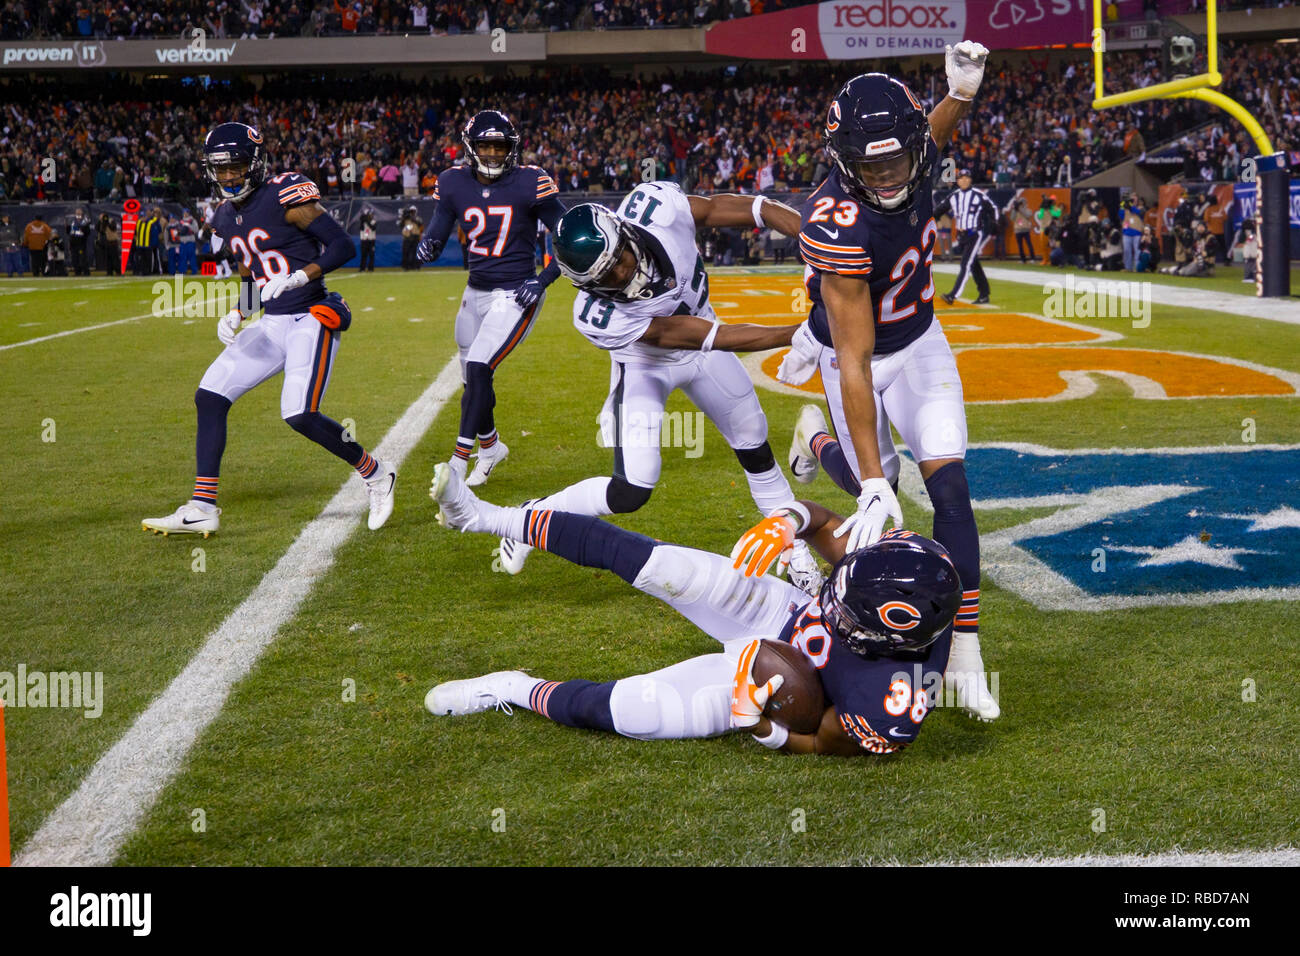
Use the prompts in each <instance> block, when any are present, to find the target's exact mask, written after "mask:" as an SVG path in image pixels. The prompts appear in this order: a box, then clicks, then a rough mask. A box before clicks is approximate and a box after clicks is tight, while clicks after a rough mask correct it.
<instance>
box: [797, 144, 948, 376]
mask: <svg viewBox="0 0 1300 956" xmlns="http://www.w3.org/2000/svg"><path fill="white" fill-rule="evenodd" d="M926 149H927V150H930V151H931V153H932V155H931V157H930V159H931V160H932V167H933V168H934V169H935V170H938V169H939V167H940V164H939V163H938V162H937V161H933V160H934V156H935V155H937V153H938V147H937V146H936V145H935V142H934V140H933V138H928V139H927V141H926ZM931 188H932V182H920V183H918V184H917V185H916V190H917V196H916V200H915V202H913V204H912V206H911V208H910V209H908V210H906V211H904V212H901V213H895V214H892V215H887V214H885V213H882V212H879V211H877V210H875V209H872V208H871V207H870V206H868V205H867V204H866V203H862V202H859V201H858V200H856V199H854V198H853V197H852V196H851V195H850V194H849V193H848V191H847V190H845V188H844V186H843V185H842V183H841V182H840V171H839V169H838V168H832V169H831V173H830V175H829V176H827V177H826V179H825V180H824V181H823V182H822V184H821V185H820V186H819V187H817V189H816V190H815V191H814V192H813V194H812V195H811V196H809V197H808V201H807V202H806V203H805V204H804V207H803V224H802V228H801V229H800V231H799V251H800V252H801V253H802V255H803V259H804V262H806V263H807V264H808V268H807V269H806V270H805V272H804V282H805V284H806V285H807V286H808V295H809V298H810V299H811V300H812V303H813V307H812V314H811V315H810V316H809V328H810V329H811V331H812V333H813V335H814V336H816V338H817V339H818V341H820V342H821V343H822V344H823V345H825V346H827V347H828V348H829V347H833V346H834V343H833V342H832V341H831V331H830V325H829V323H828V321H827V318H826V306H825V304H824V303H823V301H822V295H821V276H822V273H825V272H834V273H836V274H838V275H843V276H852V277H854V278H858V279H862V280H863V281H865V282H866V283H867V284H868V285H870V286H871V304H872V308H873V309H874V310H875V319H876V346H875V354H877V355H882V354H886V353H889V352H897V351H898V350H899V349H902V348H904V347H905V346H907V345H910V344H911V343H912V342H914V341H915V340H916V339H918V338H920V337H921V334H922V333H923V332H924V331H925V330H926V329H927V328H929V327H930V323H931V322H932V321H934V276H933V275H932V273H931V271H930V266H931V263H932V262H933V261H934V244H935V240H936V239H938V237H939V229H938V227H937V226H936V225H935V222H934V197H933V195H932V193H931Z"/></svg>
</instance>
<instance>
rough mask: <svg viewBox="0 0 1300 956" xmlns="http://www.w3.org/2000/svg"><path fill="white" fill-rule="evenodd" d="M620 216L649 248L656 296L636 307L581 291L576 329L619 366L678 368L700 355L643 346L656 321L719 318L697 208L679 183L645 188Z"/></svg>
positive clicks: (626, 203) (635, 303)
mask: <svg viewBox="0 0 1300 956" xmlns="http://www.w3.org/2000/svg"><path fill="white" fill-rule="evenodd" d="M617 215H618V217H619V218H620V219H622V220H623V221H624V222H626V223H628V224H629V225H630V226H631V227H632V229H634V230H635V231H636V233H637V235H638V237H639V238H640V239H641V242H642V245H643V246H644V247H645V248H647V249H649V251H650V256H651V259H652V260H653V262H654V269H655V277H654V282H653V284H652V285H651V291H652V293H653V294H652V295H651V296H649V297H647V298H644V299H636V300H633V301H631V302H616V301H615V300H613V299H608V298H604V297H602V296H596V295H592V294H591V293H590V292H582V291H580V292H579V293H578V295H577V297H576V298H575V299H574V302H573V324H574V326H575V327H576V328H577V329H578V331H579V332H581V333H582V334H583V335H584V336H586V337H587V339H588V340H590V341H591V343H592V344H593V345H596V346H598V347H600V348H602V349H605V350H607V351H609V352H610V353H611V355H612V357H613V359H614V360H615V361H618V362H625V363H629V364H640V365H676V364H678V363H681V362H685V361H688V360H689V359H691V358H692V357H694V356H697V355H698V354H699V353H698V352H696V351H694V350H689V349H661V348H658V347H656V346H653V345H647V344H645V343H644V342H639V341H637V340H638V339H640V338H641V336H642V335H644V334H645V332H646V329H647V328H648V327H649V325H650V323H651V321H652V320H654V319H656V318H659V317H661V316H667V315H698V316H700V317H702V318H706V319H712V318H714V317H715V316H714V312H713V306H712V305H710V303H709V277H708V275H707V274H706V273H705V271H704V259H703V257H702V256H701V255H700V254H699V250H697V249H696V247H695V218H694V217H693V216H692V215H691V204H690V201H689V200H688V199H687V197H686V194H685V193H684V192H682V189H681V187H680V186H678V185H677V184H675V183H661V182H654V183H642V184H641V185H640V186H638V187H637V188H636V189H634V190H633V191H632V192H630V193H629V194H628V195H627V197H626V198H625V199H624V200H623V203H622V205H620V206H619V207H618V210H617Z"/></svg>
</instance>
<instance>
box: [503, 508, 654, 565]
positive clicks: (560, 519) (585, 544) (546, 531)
mask: <svg viewBox="0 0 1300 956" xmlns="http://www.w3.org/2000/svg"><path fill="white" fill-rule="evenodd" d="M524 532H525V536H526V537H527V539H528V540H527V541H526V542H524V543H525V544H531V545H532V546H533V547H534V548H541V549H542V550H543V551H549V552H551V554H557V555H559V556H560V557H562V558H564V559H565V560H566V561H571V562H573V563H574V564H581V565H582V566H583V567H587V568H603V569H604V570H606V571H613V572H614V573H615V574H617V575H618V576H619V577H620V578H622V579H623V580H624V581H626V582H627V583H628V584H633V583H635V582H636V578H637V575H638V574H640V573H641V569H642V568H643V567H645V564H646V562H647V561H649V560H650V552H652V551H653V550H654V547H655V542H654V540H653V539H652V538H647V537H646V536H645V535H643V534H637V533H636V532H635V531H627V530H625V529H623V528H618V527H615V526H614V525H612V524H608V523H607V522H604V521H601V520H600V519H599V518H596V517H592V516H591V515H575V514H569V513H567V512H564V511H549V510H545V509H542V510H538V509H530V510H529V511H528V512H527V513H526V514H525V515H524Z"/></svg>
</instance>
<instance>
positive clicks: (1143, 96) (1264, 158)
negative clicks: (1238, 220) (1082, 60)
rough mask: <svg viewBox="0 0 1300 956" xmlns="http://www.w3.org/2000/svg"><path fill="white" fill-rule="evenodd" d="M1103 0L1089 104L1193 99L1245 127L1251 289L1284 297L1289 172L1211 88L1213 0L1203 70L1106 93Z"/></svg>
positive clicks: (1249, 118)
mask: <svg viewBox="0 0 1300 956" xmlns="http://www.w3.org/2000/svg"><path fill="white" fill-rule="evenodd" d="M1104 3H1105V0H1092V65H1093V73H1094V79H1095V91H1096V95H1095V96H1094V97H1093V101H1092V108H1093V109H1095V110H1104V109H1109V108H1111V107H1113V106H1124V105H1126V104H1129V103H1140V102H1143V101H1144V100H1155V99H1195V100H1201V101H1202V102H1205V103H1209V104H1210V105H1212V106H1217V107H1218V108H1219V109H1221V110H1223V111H1224V112H1226V113H1227V114H1228V115H1229V116H1231V117H1232V118H1233V119H1235V120H1237V122H1239V123H1241V125H1242V126H1243V127H1245V129H1246V132H1247V133H1249V134H1250V138H1251V139H1252V140H1254V142H1255V148H1256V149H1258V150H1259V156H1258V157H1257V158H1256V160H1255V162H1254V164H1253V165H1252V166H1251V167H1249V168H1250V170H1251V176H1252V179H1253V181H1254V183H1255V190H1256V192H1255V220H1256V235H1257V237H1258V240H1259V247H1260V257H1259V268H1258V269H1257V270H1256V282H1255V292H1256V295H1260V296H1286V295H1290V292H1291V256H1290V239H1291V235H1290V173H1289V172H1288V170H1287V160H1286V154H1285V153H1279V152H1276V151H1275V150H1274V149H1273V143H1272V140H1270V139H1269V136H1268V133H1266V132H1265V131H1264V127H1263V126H1262V125H1261V124H1260V122H1259V120H1257V119H1256V118H1255V116H1254V115H1253V114H1252V113H1251V112H1250V111H1249V110H1248V109H1246V108H1245V107H1244V106H1242V105H1241V104H1240V103H1238V102H1237V101H1236V100H1234V99H1233V98H1232V97H1230V96H1227V95H1225V94H1224V93H1221V92H1219V91H1218V90H1215V89H1211V87H1215V86H1218V85H1219V84H1220V83H1222V82H1223V75H1222V74H1221V73H1219V13H1218V9H1217V7H1218V3H1217V0H1209V2H1208V3H1207V4H1206V7H1205V28H1206V38H1205V39H1206V43H1205V60H1206V70H1205V72H1204V73H1200V74H1197V75H1196V76H1184V77H1179V78H1178V79H1174V80H1168V81H1166V82H1164V83H1154V84H1152V85H1151V86H1144V87H1141V88H1139V89H1132V90H1122V91H1120V92H1118V93H1109V94H1108V93H1107V92H1106V89H1105V74H1106V69H1105V53H1106V29H1105V26H1104V23H1103V17H1102V11H1103V6H1104Z"/></svg>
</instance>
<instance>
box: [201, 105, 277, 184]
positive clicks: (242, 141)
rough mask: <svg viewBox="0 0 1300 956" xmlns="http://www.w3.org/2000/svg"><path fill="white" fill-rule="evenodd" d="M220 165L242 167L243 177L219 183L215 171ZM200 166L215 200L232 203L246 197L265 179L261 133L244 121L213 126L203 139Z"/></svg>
mask: <svg viewBox="0 0 1300 956" xmlns="http://www.w3.org/2000/svg"><path fill="white" fill-rule="evenodd" d="M223 166H225V167H229V166H242V167H244V177H243V179H241V180H235V181H233V182H227V183H226V184H224V185H223V184H222V182H221V181H220V180H219V179H218V178H217V171H218V170H219V169H221V168H222V167H223ZM203 168H204V170H205V171H206V172H207V174H208V179H210V180H212V183H213V189H214V192H215V193H216V196H217V198H218V199H230V200H233V201H234V202H239V201H240V200H242V199H244V198H246V197H247V196H248V195H249V194H250V193H252V191H253V190H254V189H256V188H257V187H258V186H260V185H262V183H263V182H265V181H266V151H265V150H264V149H263V148H262V134H261V133H259V132H258V131H257V130H255V129H253V127H251V126H248V125H247V124H245V123H222V124H221V125H220V126H214V127H213V128H212V129H211V131H209V133H208V135H207V138H205V139H204V140H203Z"/></svg>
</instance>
